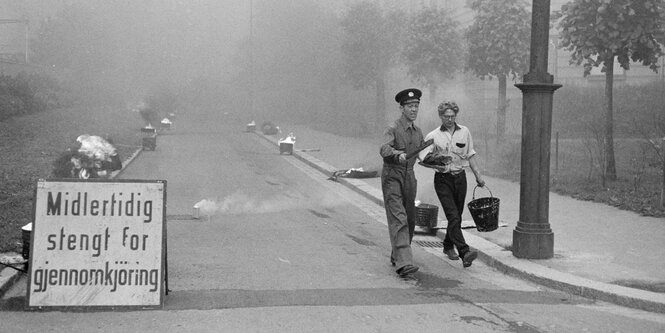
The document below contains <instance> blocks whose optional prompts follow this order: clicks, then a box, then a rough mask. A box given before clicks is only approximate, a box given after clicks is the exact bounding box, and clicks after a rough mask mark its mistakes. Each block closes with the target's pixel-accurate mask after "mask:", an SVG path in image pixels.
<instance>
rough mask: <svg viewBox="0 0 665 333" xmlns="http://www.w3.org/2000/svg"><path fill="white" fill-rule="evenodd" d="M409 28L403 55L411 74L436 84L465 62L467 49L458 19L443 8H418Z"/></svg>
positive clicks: (417, 78) (425, 82)
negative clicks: (459, 28) (458, 27)
mask: <svg viewBox="0 0 665 333" xmlns="http://www.w3.org/2000/svg"><path fill="white" fill-rule="evenodd" d="M411 22H412V24H411V25H409V27H408V28H407V30H406V35H405V37H406V38H405V41H404V44H403V45H404V48H403V51H402V56H403V58H404V62H405V63H406V66H407V72H408V74H409V76H410V77H412V78H413V79H415V80H417V81H420V82H421V83H423V84H424V85H425V86H429V87H436V85H437V83H438V82H440V81H441V80H442V79H445V78H450V77H452V76H453V75H454V74H455V72H456V71H457V70H458V67H460V65H461V64H462V62H463V57H464V50H463V41H462V36H461V33H460V32H459V31H458V29H457V26H458V23H457V22H456V21H455V20H453V19H452V18H451V17H450V15H448V13H447V12H446V11H444V10H441V9H436V8H427V9H425V10H422V11H420V12H418V13H417V14H416V15H415V17H414V18H413V19H412V20H411Z"/></svg>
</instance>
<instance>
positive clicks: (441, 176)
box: [434, 171, 469, 258]
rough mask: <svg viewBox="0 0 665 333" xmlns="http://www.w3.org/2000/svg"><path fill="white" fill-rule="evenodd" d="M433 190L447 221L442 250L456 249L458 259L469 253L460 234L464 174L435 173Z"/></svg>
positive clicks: (464, 188)
mask: <svg viewBox="0 0 665 333" xmlns="http://www.w3.org/2000/svg"><path fill="white" fill-rule="evenodd" d="M434 190H435V191H436V195H437V196H438V197H439V201H440V202H441V207H442V208H443V212H444V213H445V214H446V219H447V220H448V227H447V228H446V237H445V238H444V239H443V250H444V251H446V250H452V249H453V248H454V247H456V248H457V252H458V253H459V255H460V257H462V258H463V257H464V255H465V254H466V253H467V252H468V251H469V245H467V244H466V241H465V240H464V235H463V234H462V212H463V211H464V199H465V198H466V173H465V172H464V171H462V172H460V173H458V174H456V175H453V174H450V173H441V172H437V173H435V174H434Z"/></svg>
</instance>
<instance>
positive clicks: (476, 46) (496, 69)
mask: <svg viewBox="0 0 665 333" xmlns="http://www.w3.org/2000/svg"><path fill="white" fill-rule="evenodd" d="M468 5H469V7H470V8H471V9H473V10H474V11H475V13H476V16H475V19H474V21H473V24H472V25H471V27H469V29H468V30H467V32H466V40H467V44H468V47H469V53H468V59H467V65H466V68H467V70H470V71H472V72H473V73H474V74H475V75H476V76H478V77H480V78H485V77H488V76H511V75H512V77H513V78H515V77H516V76H517V75H520V74H522V73H525V72H526V70H528V65H529V52H528V50H529V43H530V38H531V37H530V36H531V15H530V14H529V11H528V10H527V3H526V2H525V1H523V0H503V1H492V0H472V1H469V3H468Z"/></svg>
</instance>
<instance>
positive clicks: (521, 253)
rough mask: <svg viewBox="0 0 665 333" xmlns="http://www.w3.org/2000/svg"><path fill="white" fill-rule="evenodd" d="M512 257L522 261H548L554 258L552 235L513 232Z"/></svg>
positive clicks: (549, 233)
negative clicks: (522, 259)
mask: <svg viewBox="0 0 665 333" xmlns="http://www.w3.org/2000/svg"><path fill="white" fill-rule="evenodd" d="M512 250H513V255H514V256H515V257H517V258H524V259H550V258H552V257H553V256H554V233H553V232H551V231H549V232H527V231H521V230H518V229H515V230H513V248H512Z"/></svg>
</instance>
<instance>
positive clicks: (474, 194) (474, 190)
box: [471, 184, 494, 200]
mask: <svg viewBox="0 0 665 333" xmlns="http://www.w3.org/2000/svg"><path fill="white" fill-rule="evenodd" d="M483 187H484V188H486V189H487V190H488V191H489V192H490V197H492V198H494V195H492V190H490V188H489V186H487V184H485V186H483ZM477 188H478V185H476V187H474V188H473V197H472V198H471V200H476V189H477Z"/></svg>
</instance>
